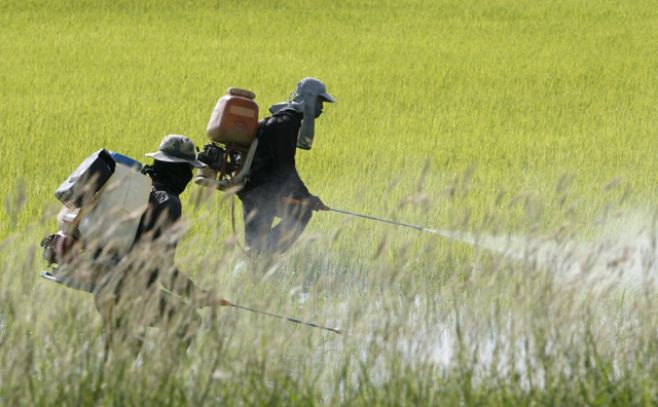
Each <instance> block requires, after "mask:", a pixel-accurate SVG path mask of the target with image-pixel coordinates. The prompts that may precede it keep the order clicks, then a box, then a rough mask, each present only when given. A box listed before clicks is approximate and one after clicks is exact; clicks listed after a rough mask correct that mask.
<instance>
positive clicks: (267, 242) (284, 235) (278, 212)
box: [238, 78, 336, 254]
mask: <svg viewBox="0 0 658 407" xmlns="http://www.w3.org/2000/svg"><path fill="white" fill-rule="evenodd" d="M324 102H329V103H335V102H336V100H335V99H334V98H333V97H332V96H331V95H330V94H329V93H327V90H326V87H325V85H324V84H323V83H322V82H320V81H319V80H318V79H315V78H304V79H302V80H301V81H300V82H299V83H298V84H297V88H296V89H295V91H294V93H293V95H292V97H291V100H289V101H287V102H283V103H279V104H276V105H274V106H272V107H270V112H271V113H272V116H271V117H268V118H266V119H264V120H263V121H261V123H260V124H259V135H258V143H259V144H258V148H257V150H256V155H255V157H254V163H253V165H252V168H251V172H250V176H249V180H248V182H247V183H246V185H245V186H244V188H243V189H242V190H241V191H240V192H239V193H238V196H239V198H240V200H241V201H242V206H243V212H244V225H245V239H246V244H247V246H248V247H249V250H250V251H251V252H253V253H255V254H261V253H276V252H284V251H286V250H287V249H289V248H290V246H292V244H293V243H294V242H295V241H296V240H297V239H298V238H299V236H300V235H301V234H302V232H303V231H304V228H305V227H306V225H307V224H308V222H309V221H310V219H311V214H312V211H318V210H326V209H328V208H327V207H326V206H325V205H324V203H322V200H320V198H319V197H317V196H315V195H311V193H310V192H309V191H308V189H307V188H306V186H305V185H304V182H303V181H302V180H301V178H300V177H299V174H298V173H297V169H296V168H295V152H296V148H301V149H304V150H310V149H311V145H312V143H313V137H314V132H315V126H314V124H315V119H317V118H318V117H319V116H320V115H321V114H322V108H323V104H324ZM275 217H278V218H280V219H281V220H280V222H279V223H278V224H277V225H276V226H274V227H272V223H273V222H274V218H275Z"/></svg>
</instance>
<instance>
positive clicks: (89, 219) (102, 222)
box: [79, 162, 151, 254]
mask: <svg viewBox="0 0 658 407" xmlns="http://www.w3.org/2000/svg"><path fill="white" fill-rule="evenodd" d="M150 191H151V179H150V178H149V177H148V176H146V175H144V174H142V173H140V172H139V171H137V170H136V169H135V168H134V167H130V166H127V165H124V164H122V163H120V162H118V163H117V164H116V168H115V170H114V173H113V174H112V176H111V177H110V178H109V179H108V180H107V182H106V183H105V185H104V186H103V189H102V191H100V192H101V193H99V195H98V199H97V200H96V202H95V203H94V205H93V207H92V209H91V211H90V212H88V213H86V214H83V216H82V219H81V220H80V226H79V230H80V236H81V238H82V240H83V241H84V242H85V244H86V245H87V246H91V247H98V248H102V249H103V250H104V251H111V252H113V253H116V254H125V253H127V252H128V250H130V248H131V247H132V245H133V243H134V240H135V235H136V234H137V228H138V227H139V222H140V220H141V217H142V214H143V213H144V212H145V211H146V207H147V205H148V200H149V193H150Z"/></svg>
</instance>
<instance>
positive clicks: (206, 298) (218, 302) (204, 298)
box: [196, 290, 231, 307]
mask: <svg viewBox="0 0 658 407" xmlns="http://www.w3.org/2000/svg"><path fill="white" fill-rule="evenodd" d="M196 301H197V303H198V304H199V306H200V307H216V306H219V307H224V306H227V305H231V303H230V302H229V301H228V300H225V299H223V298H220V297H217V296H216V295H215V294H213V293H212V292H210V291H205V290H204V291H202V292H200V293H199V295H198V296H197V297H196Z"/></svg>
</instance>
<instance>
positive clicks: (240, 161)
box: [194, 88, 258, 191]
mask: <svg viewBox="0 0 658 407" xmlns="http://www.w3.org/2000/svg"><path fill="white" fill-rule="evenodd" d="M255 98H256V95H255V94H254V93H253V92H251V91H249V90H246V89H239V88H229V89H228V91H227V93H226V95H224V96H222V97H221V98H220V99H219V100H218V101H217V105H216V106H215V109H214V110H213V112H212V115H211V116H210V121H209V122H208V127H207V129H206V133H207V134H208V138H209V139H210V141H211V143H210V144H206V145H205V146H204V147H203V151H201V152H200V153H199V154H198V159H199V160H200V161H202V162H203V163H205V164H206V165H207V167H206V168H203V169H201V171H200V172H199V175H197V176H196V178H195V179H194V182H195V183H197V184H199V185H203V186H207V187H211V188H217V189H219V190H221V191H226V190H228V189H237V188H241V187H242V186H243V185H244V184H245V182H246V181H247V176H248V174H249V169H250V168H251V163H252V162H253V160H254V154H255V153H256V148H257V147H258V139H257V138H256V135H257V132H258V105H257V104H256V102H255V101H254V99H255Z"/></svg>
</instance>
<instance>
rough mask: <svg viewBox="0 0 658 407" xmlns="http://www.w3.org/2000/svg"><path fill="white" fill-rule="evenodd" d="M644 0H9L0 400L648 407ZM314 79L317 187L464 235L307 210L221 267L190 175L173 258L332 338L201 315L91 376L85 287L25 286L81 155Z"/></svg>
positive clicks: (225, 204) (221, 205)
mask: <svg viewBox="0 0 658 407" xmlns="http://www.w3.org/2000/svg"><path fill="white" fill-rule="evenodd" d="M657 10H658V9H657V8H656V7H655V5H654V4H653V2H652V1H636V2H632V3H630V2H625V3H624V2H621V3H620V2H616V3H614V2H604V1H596V0H591V1H579V2H572V1H555V2H550V3H540V2H530V1H521V0H518V1H509V2H508V1H506V2H502V1H493V2H484V1H473V2H467V3H464V2H457V1H436V2H423V1H411V0H404V1H377V2H374V1H335V2H332V3H326V4H319V3H317V2H311V1H303V0H295V1H288V2H285V4H284V3H282V4H269V3H267V4H266V3H263V2H260V1H254V2H230V1H227V2H206V1H186V2H174V1H164V2H151V1H147V0H143V1H137V2H124V1H119V2H112V3H109V2H102V1H85V2H70V1H63V2H50V3H44V2H38V1H13V0H6V1H3V2H2V3H0V36H2V39H3V40H2V41H1V42H0V89H1V90H2V95H3V97H2V98H0V120H1V126H0V151H2V152H3V163H2V166H0V179H1V180H2V187H1V189H0V191H2V196H1V198H2V199H3V200H4V205H3V209H2V218H0V237H1V240H2V243H0V261H1V265H2V273H1V274H0V366H1V368H0V404H1V405H18V404H23V405H47V404H82V405H86V404H92V403H96V404H100V405H137V404H140V405H141V404H172V405H176V404H192V405H201V404H216V403H218V402H223V403H226V404H229V405H231V404H255V405H262V404H273V405H274V404H286V405H309V404H321V403H323V404H329V405H335V404H345V405H365V404H371V405H372V404H402V405H405V404H423V405H453V404H464V405H500V404H518V403H521V404H530V405H532V404H541V405H544V404H549V405H550V404H554V405H582V404H586V405H611V404H615V405H655V404H658V394H657V392H658V390H657V389H658V385H657V383H656V379H655V378H656V377H658V357H657V356H656V355H658V352H657V351H658V332H657V331H656V326H658V325H657V322H658V321H657V320H656V319H657V316H656V313H655V309H656V300H657V298H658V296H657V295H656V284H655V281H656V280H655V278H656V277H655V274H656V268H655V267H656V244H655V242H656V213H655V197H656V194H657V193H658V189H657V188H658V186H657V185H658V184H657V183H656V182H655V180H656V174H657V173H658V160H657V159H656V158H657V157H658V150H657V148H658V147H657V144H656V143H655V140H656V129H657V128H658V122H657V120H658V107H657V104H656V100H658V82H657V80H656V75H655V72H656V68H658V54H656V53H655V49H654V48H655V47H654V46H653V44H655V43H656V39H657V38H656V37H657V36H658V30H656V27H658V21H657V20H658V11H657ZM320 22H321V24H320ZM320 26H321V27H320ZM308 75H313V76H317V77H319V78H321V79H322V80H324V81H325V82H326V83H327V85H328V89H329V91H330V92H331V93H332V94H334V95H335V96H336V97H337V98H338V101H339V103H338V104H336V105H335V106H327V107H326V109H325V113H324V115H323V116H322V117H321V118H320V120H319V121H318V122H317V133H318V135H317V140H316V142H315V145H314V149H313V151H312V152H302V151H300V153H299V154H298V167H299V171H300V173H301V175H302V178H303V179H304V180H306V181H307V185H308V186H309V189H310V190H311V191H312V192H313V193H316V194H318V195H320V196H321V197H322V198H323V199H324V200H325V202H326V203H327V204H328V205H330V206H335V207H337V208H342V209H348V210H353V211H357V212H364V213H369V214H372V215H378V216H385V217H391V218H395V219H399V220H402V221H406V222H413V223H417V224H421V225H424V226H428V227H441V228H443V229H449V230H452V231H455V232H456V233H458V236H460V237H462V238H464V239H462V241H448V240H445V239H443V238H441V237H438V236H432V235H422V234H419V233H417V232H416V231H412V230H404V229H396V228H394V227H392V226H386V225H378V224H374V223H364V222H363V221H360V220H349V219H346V218H344V217H340V216H338V215H335V214H329V213H322V214H317V216H315V218H314V219H313V220H312V222H311V225H310V227H309V229H308V230H307V232H306V234H305V235H304V241H302V242H300V243H299V245H298V246H297V247H296V248H295V250H294V251H293V252H292V253H290V254H288V255H286V256H284V257H283V258H281V259H278V261H277V263H276V269H272V268H270V267H266V266H264V265H262V264H256V265H252V266H250V267H248V268H247V269H246V270H245V271H243V272H242V273H239V274H236V273H235V272H234V269H235V267H234V266H235V264H236V263H237V262H238V261H240V259H241V258H242V256H241V253H240V251H239V249H238V248H236V246H235V244H234V241H233V240H232V237H234V236H232V234H233V232H232V227H231V225H230V224H231V216H230V201H228V200H226V199H225V197H222V196H220V194H212V195H210V196H208V195H207V194H205V193H204V192H202V191H201V190H199V189H198V188H197V187H196V186H191V187H190V189H189V191H188V192H186V193H185V195H184V202H185V214H186V217H187V219H188V222H189V227H190V229H189V233H188V234H187V235H186V237H185V239H184V241H183V243H182V245H181V247H180V249H179V253H178V259H177V261H178V263H179V264H180V265H181V268H183V269H184V271H185V272H187V273H189V274H191V275H192V276H194V278H195V280H196V281H197V282H198V283H199V284H200V285H202V286H204V287H206V288H209V289H214V290H216V291H217V292H220V293H222V294H223V295H224V296H225V297H227V298H228V299H230V300H232V301H235V302H236V303H238V304H244V305H248V306H254V307H256V308H261V309H265V310H269V311H272V312H276V313H281V314H289V315H292V316H296V317H299V318H300V319H304V320H311V321H316V322H318V323H322V324H326V325H329V326H338V327H340V328H343V329H345V331H346V334H344V335H341V336H336V335H334V334H331V333H324V332H321V331H317V330H313V329H310V328H305V327H300V326H296V325H293V324H289V323H285V322H282V321H278V320H273V319H268V318H266V317H259V316H256V315H252V314H248V313H242V312H239V311H236V310H231V309H221V310H217V312H213V311H211V310H204V311H203V321H204V324H203V327H202V329H200V330H199V332H198V334H197V337H196V338H195V340H194V341H193V344H192V347H191V348H190V349H189V351H188V352H187V353H182V354H181V353H179V352H176V351H174V348H173V346H174V345H173V344H172V343H170V341H169V340H168V339H167V337H166V335H164V333H163V332H161V331H157V330H155V331H152V332H150V336H149V345H148V346H147V349H146V351H145V352H144V361H143V364H142V365H141V367H136V366H134V360H133V358H132V357H130V356H128V355H124V354H122V353H121V352H120V351H118V352H116V353H114V354H113V355H112V356H111V358H110V360H109V362H108V363H107V364H104V363H103V359H102V347H101V340H100V334H101V332H100V329H101V326H100V320H99V318H98V316H97V314H96V311H95V309H94V306H93V301H92V299H91V297H90V296H88V295H85V294H82V293H78V292H75V291H72V290H68V289H64V288H62V287H57V286H54V285H53V284H50V283H47V282H45V281H43V280H40V279H39V278H38V277H37V276H38V272H39V271H40V270H41V269H42V266H43V262H42V260H41V259H40V250H39V248H38V247H37V244H38V241H39V240H40V238H41V237H42V236H43V234H45V233H47V232H52V231H53V228H54V227H55V221H54V215H55V214H56V211H57V209H58V208H57V204H56V202H55V199H54V197H53V195H52V193H53V191H54V189H55V188H56V187H57V185H59V183H60V182H61V181H62V180H63V179H64V178H65V177H66V176H67V175H68V174H69V173H70V172H71V171H72V170H73V169H74V168H75V166H76V165H77V164H78V163H79V162H80V161H81V160H82V159H83V158H84V157H86V156H87V155H88V154H90V153H91V152H92V151H94V150H96V149H98V148H100V147H106V148H109V149H112V150H116V151H119V152H122V153H124V154H127V155H129V156H132V157H135V158H138V159H140V158H142V157H143V156H142V155H143V154H144V153H145V152H148V151H152V150H154V149H155V148H157V145H158V143H159V141H160V139H161V138H162V136H164V135H165V134H167V133H183V134H186V135H188V136H190V137H192V138H193V139H194V140H195V142H196V143H197V144H198V145H201V144H203V143H204V142H205V140H206V138H205V135H204V129H205V124H206V123H207V119H208V116H209V113H210V110H211V109H212V107H213V105H214V102H215V101H216V99H217V98H218V97H219V96H220V95H221V94H222V93H223V92H224V90H225V89H226V88H227V87H229V86H242V87H247V88H250V89H252V90H254V91H255V92H256V93H257V95H258V96H257V100H258V102H259V103H260V106H261V109H262V110H263V114H264V112H265V109H266V108H267V106H269V105H270V104H272V103H275V102H278V101H280V100H282V99H284V98H285V97H286V96H287V95H288V94H289V93H290V91H291V90H292V89H293V87H294V85H295V83H296V82H297V81H298V80H299V79H300V78H302V77H304V76H308ZM240 215H241V214H240V210H239V208H238V211H237V216H238V217H240ZM237 227H238V230H239V229H240V222H239V220H238V225H237ZM466 238H468V239H466ZM469 239H475V241H478V242H479V245H478V246H475V247H473V246H472V245H470V244H466V243H464V242H463V240H466V241H472V240H469Z"/></svg>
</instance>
